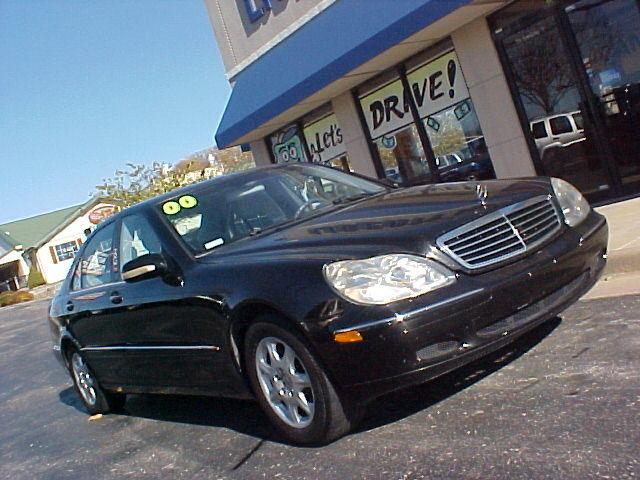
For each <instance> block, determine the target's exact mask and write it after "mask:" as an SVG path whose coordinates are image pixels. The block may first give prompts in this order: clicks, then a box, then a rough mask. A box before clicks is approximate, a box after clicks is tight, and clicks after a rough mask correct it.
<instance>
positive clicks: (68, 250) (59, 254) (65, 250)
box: [54, 240, 80, 262]
mask: <svg viewBox="0 0 640 480" xmlns="http://www.w3.org/2000/svg"><path fill="white" fill-rule="evenodd" d="M79 248H80V246H79V244H78V241H77V240H73V241H71V242H66V243H62V244H60V245H56V246H55V247H54V250H55V256H56V259H57V261H58V262H62V261H64V260H69V259H71V258H73V257H74V255H75V254H76V252H77V251H78V249H79Z"/></svg>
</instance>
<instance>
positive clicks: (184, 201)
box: [178, 195, 198, 208]
mask: <svg viewBox="0 0 640 480" xmlns="http://www.w3.org/2000/svg"><path fill="white" fill-rule="evenodd" d="M178 203H179V204H180V206H181V207H182V208H193V207H195V206H196V205H198V200H197V199H196V197H193V196H191V195H183V196H182V197H180V198H179V199H178Z"/></svg>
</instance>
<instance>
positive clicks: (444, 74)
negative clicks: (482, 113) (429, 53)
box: [407, 51, 495, 182]
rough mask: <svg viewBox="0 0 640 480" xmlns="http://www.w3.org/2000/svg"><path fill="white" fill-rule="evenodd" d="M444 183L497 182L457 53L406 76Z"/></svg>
mask: <svg viewBox="0 0 640 480" xmlns="http://www.w3.org/2000/svg"><path fill="white" fill-rule="evenodd" d="M407 80H408V81H409V85H410V86H411V92H412V94H413V98H414V101H415V103H416V107H417V109H418V113H419V115H420V117H421V118H422V121H423V124H424V128H425V131H426V132H427V136H428V137H429V143H430V144H431V149H432V150H433V154H434V156H435V161H436V166H437V167H438V171H439V173H440V179H441V180H442V181H444V182H456V181H464V180H484V179H490V178H495V173H494V171H493V166H492V164H491V158H490V157H489V151H488V149H487V146H486V144H485V141H484V135H483V134H482V129H481V128H480V122H478V117H477V116H476V113H475V109H474V108H473V102H472V101H471V98H469V90H468V89H467V84H466V81H465V79H464V76H463V74H462V70H461V68H460V63H459V60H458V56H457V55H456V53H455V52H454V51H449V52H446V53H444V54H442V55H440V56H439V57H438V58H436V59H434V60H431V61H429V62H428V63H426V64H424V65H422V66H419V67H417V68H414V69H413V70H412V71H410V72H409V73H408V74H407Z"/></svg>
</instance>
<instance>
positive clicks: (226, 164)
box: [96, 147, 254, 209]
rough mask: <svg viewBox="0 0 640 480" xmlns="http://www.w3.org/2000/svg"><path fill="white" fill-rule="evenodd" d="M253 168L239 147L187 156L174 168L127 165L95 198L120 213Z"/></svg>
mask: <svg viewBox="0 0 640 480" xmlns="http://www.w3.org/2000/svg"><path fill="white" fill-rule="evenodd" d="M252 166H254V163H253V157H252V155H251V152H244V153H243V152H241V150H240V147H232V148H228V149H224V150H218V149H217V148H215V147H214V148H210V149H206V150H202V151H200V152H197V153H194V154H192V155H189V156H188V157H186V158H184V159H183V160H181V161H179V162H178V163H177V164H176V165H175V166H173V167H171V166H170V165H168V164H164V163H159V162H154V163H153V164H152V165H136V164H133V163H128V164H127V168H126V169H124V170H116V172H115V176H113V177H110V178H105V179H104V180H103V182H102V184H100V185H97V186H96V190H97V194H98V196H100V197H101V198H104V199H105V200H106V201H109V203H112V204H113V205H115V206H116V207H117V208H118V209H123V208H126V207H129V206H131V205H134V204H136V203H139V202H142V201H144V200H147V199H149V198H153V197H155V196H157V195H161V194H163V193H166V192H171V191H172V190H175V189H176V188H180V187H183V186H185V185H189V184H192V183H196V182H199V181H202V180H206V179H208V178H213V177H217V176H219V175H223V174H225V173H231V172H234V171H240V170H245V169H247V168H251V167H252Z"/></svg>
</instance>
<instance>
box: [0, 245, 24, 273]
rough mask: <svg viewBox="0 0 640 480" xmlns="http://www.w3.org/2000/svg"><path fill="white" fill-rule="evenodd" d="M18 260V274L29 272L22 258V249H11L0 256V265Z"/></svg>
mask: <svg viewBox="0 0 640 480" xmlns="http://www.w3.org/2000/svg"><path fill="white" fill-rule="evenodd" d="M15 261H18V275H27V274H28V273H29V266H28V265H27V262H26V261H25V260H24V258H22V250H12V251H10V252H9V253H7V254H6V255H4V256H3V257H2V258H0V265H3V264H6V263H11V262H15Z"/></svg>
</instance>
